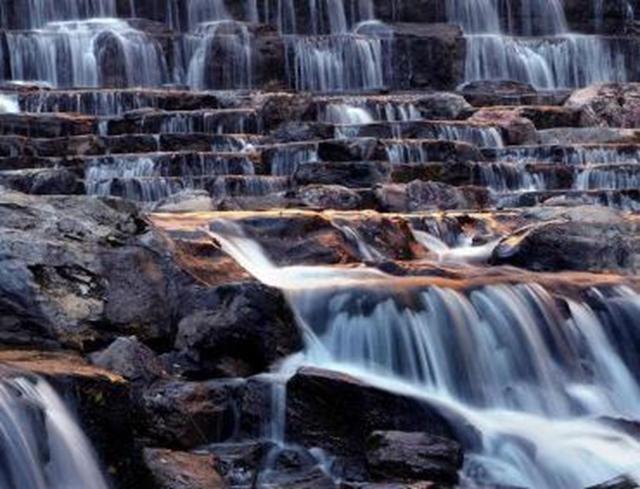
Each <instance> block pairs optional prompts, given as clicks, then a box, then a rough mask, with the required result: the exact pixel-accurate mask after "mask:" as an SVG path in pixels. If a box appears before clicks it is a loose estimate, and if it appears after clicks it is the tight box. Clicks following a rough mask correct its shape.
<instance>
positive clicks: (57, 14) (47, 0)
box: [0, 0, 117, 29]
mask: <svg viewBox="0 0 640 489" xmlns="http://www.w3.org/2000/svg"><path fill="white" fill-rule="evenodd" d="M116 15H117V10H116V0H23V1H20V2H8V1H6V2H2V3H0V20H1V21H2V25H5V26H6V25H12V24H13V25H14V27H15V28H20V29H35V28H38V27H43V26H44V25H46V24H48V23H49V22H53V21H59V20H69V19H76V20H79V19H91V18H95V17H115V16H116Z"/></svg>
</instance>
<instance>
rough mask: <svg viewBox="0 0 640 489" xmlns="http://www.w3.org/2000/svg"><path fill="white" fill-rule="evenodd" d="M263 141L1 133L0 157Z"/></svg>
mask: <svg viewBox="0 0 640 489" xmlns="http://www.w3.org/2000/svg"><path fill="white" fill-rule="evenodd" d="M262 142H263V141H262V138H259V137H256V136H254V135H244V134H242V135H225V134H205V133H185V134H171V133H167V134H123V135H119V136H97V135H85V136H71V137H60V138H48V139H47V138H45V139H43V138H29V137H25V136H0V157H19V156H24V157H34V156H37V157H75V156H88V155H104V154H121V153H154V152H171V151H182V152H184V151H192V152H210V151H214V152H215V151H219V152H241V151H244V150H246V149H250V148H251V147H253V146H257V145H259V144H261V143H262Z"/></svg>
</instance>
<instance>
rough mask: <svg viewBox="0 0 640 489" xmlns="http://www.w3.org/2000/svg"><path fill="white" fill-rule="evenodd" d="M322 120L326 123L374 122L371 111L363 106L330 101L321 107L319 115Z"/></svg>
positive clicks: (351, 123)
mask: <svg viewBox="0 0 640 489" xmlns="http://www.w3.org/2000/svg"><path fill="white" fill-rule="evenodd" d="M319 119H320V120H321V121H322V122H326V123H327V124H338V125H340V124H345V125H355V124H370V123H372V122H374V118H373V116H372V115H371V113H370V112H369V111H368V110H367V109H366V108H365V107H358V106H356V105H352V104H347V103H330V104H327V105H326V107H324V108H323V111H322V113H321V114H320V116H319Z"/></svg>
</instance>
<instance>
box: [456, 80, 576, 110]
mask: <svg viewBox="0 0 640 489" xmlns="http://www.w3.org/2000/svg"><path fill="white" fill-rule="evenodd" d="M458 93H459V94H460V95H462V96H463V97H464V98H465V100H466V101H467V102H469V103H470V104H471V105H473V106H474V107H490V106H520V105H528V106H533V105H546V106H560V105H562V104H564V103H565V101H566V100H567V99H568V98H569V95H570V94H571V90H567V89H558V90H536V89H535V88H534V87H533V86H531V85H528V84H526V83H518V82H505V81H478V82H469V83H466V84H464V85H463V86H462V87H460V88H459V89H458Z"/></svg>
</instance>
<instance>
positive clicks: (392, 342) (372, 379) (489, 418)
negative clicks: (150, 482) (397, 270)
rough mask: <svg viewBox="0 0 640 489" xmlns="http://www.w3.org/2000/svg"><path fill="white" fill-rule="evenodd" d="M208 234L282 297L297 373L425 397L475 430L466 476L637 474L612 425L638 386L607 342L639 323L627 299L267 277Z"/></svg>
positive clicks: (368, 273) (623, 295)
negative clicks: (291, 326)
mask: <svg viewBox="0 0 640 489" xmlns="http://www.w3.org/2000/svg"><path fill="white" fill-rule="evenodd" d="M212 229H213V236H214V237H215V238H216V239H217V240H218V242H219V243H220V244H221V245H222V247H223V249H224V250H225V251H226V252H227V253H228V254H230V255H231V256H232V257H233V258H234V259H235V260H236V261H237V262H238V263H239V264H241V265H242V266H243V267H244V268H246V269H247V270H248V271H249V272H250V273H252V274H253V275H254V276H255V277H256V278H258V279H259V280H260V281H262V282H264V283H266V284H268V285H271V286H274V287H278V288H281V289H282V290H283V291H284V292H285V293H286V295H287V297H288V299H289V302H290V304H291V306H292V307H293V309H294V310H295V312H296V317H297V318H298V320H299V324H300V326H301V328H303V331H304V332H305V335H306V338H307V346H306V349H305V351H304V359H303V360H302V363H303V364H307V365H314V366H317V367H321V368H326V369H330V370H337V371H340V372H344V373H348V374H351V375H355V376H357V377H359V378H361V379H363V380H365V381H367V382H369V383H371V384H374V385H377V386H380V387H382V388H385V389H389V390H392V391H397V392H401V393H405V394H410V395H412V396H415V397H418V398H421V399H424V400H425V401H427V402H429V403H432V404H434V405H436V406H441V407H442V408H443V409H444V411H445V412H450V413H455V415H456V416H459V417H461V418H462V419H464V420H466V422H468V423H470V424H471V425H472V426H474V427H475V429H476V430H477V432H478V433H479V434H480V442H479V443H478V441H477V440H475V441H472V440H470V439H465V438H464V435H460V436H462V437H463V440H462V441H463V442H465V443H467V449H468V452H467V456H466V462H465V469H464V477H465V478H467V479H471V480H473V481H475V482H478V483H499V484H504V485H507V486H511V485H512V486H515V487H531V488H534V487H535V488H548V489H575V488H582V487H588V486H590V485H593V484H597V483H601V482H603V481H605V480H609V479H612V478H614V477H617V476H619V475H620V474H628V475H630V476H635V473H636V472H637V470H638V468H639V467H638V460H639V457H640V442H638V441H637V440H636V439H635V438H633V437H632V436H630V435H628V434H626V433H625V432H624V430H623V429H622V428H618V427H617V426H616V421H617V420H621V419H628V418H632V417H633V416H634V415H635V414H637V406H638V403H639V402H640V384H639V382H638V380H639V379H638V376H637V375H636V373H635V372H634V371H633V370H632V366H633V365H632V364H630V363H628V360H626V359H625V356H624V355H623V353H622V352H621V350H620V344H618V343H616V341H615V339H614V338H613V337H612V336H611V333H612V327H613V326H615V327H623V328H625V330H633V329H636V328H638V327H639V326H640V323H638V320H637V317H638V316H637V312H640V295H638V294H636V293H635V292H633V291H632V290H631V289H628V288H626V287H622V286H620V287H612V288H608V289H601V288H593V289H590V290H588V291H587V292H588V296H589V300H586V299H577V298H575V297H572V298H569V297H564V296H562V295H556V294H554V293H553V291H551V290H549V289H546V288H545V287H543V286H542V285H538V284H536V283H530V282H522V283H511V284H506V283H505V284H493V285H485V286H480V287H474V288H472V289H469V290H465V289H461V290H453V289H449V288H443V287H438V286H425V287H419V288H414V289H410V290H407V289H406V287H400V286H399V284H398V280H399V279H397V278H394V277H391V276H388V275H385V274H383V273H382V272H379V271H377V270H375V269H370V268H366V267H361V268H355V269H338V268H332V267H307V266H302V267H300V266H292V267H276V266H275V265H273V264H272V263H271V262H270V260H269V259H268V258H267V256H266V255H265V253H264V251H263V250H262V249H261V247H260V245H259V244H258V243H256V242H254V241H252V240H251V239H249V238H247V237H246V236H245V235H244V234H243V232H242V229H241V228H239V227H238V226H237V225H235V224H233V223H230V222H225V221H219V222H216V223H215V224H214V225H213V226H212ZM427 244H430V243H427ZM430 246H432V244H430ZM442 248H444V246H443V247H442ZM440 251H441V252H442V251H444V249H443V250H440ZM634 313H635V314H636V316H635V318H636V319H634V316H633V314H634ZM621 314H624V315H625V318H627V319H630V320H629V321H627V322H626V324H624V325H623V324H622V323H621V322H620V321H619V317H620V315H621ZM634 361H637V359H635V360H634ZM452 419H453V418H452ZM462 431H463V430H461V432H462ZM638 480H639V481H640V478H639V479H638Z"/></svg>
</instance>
